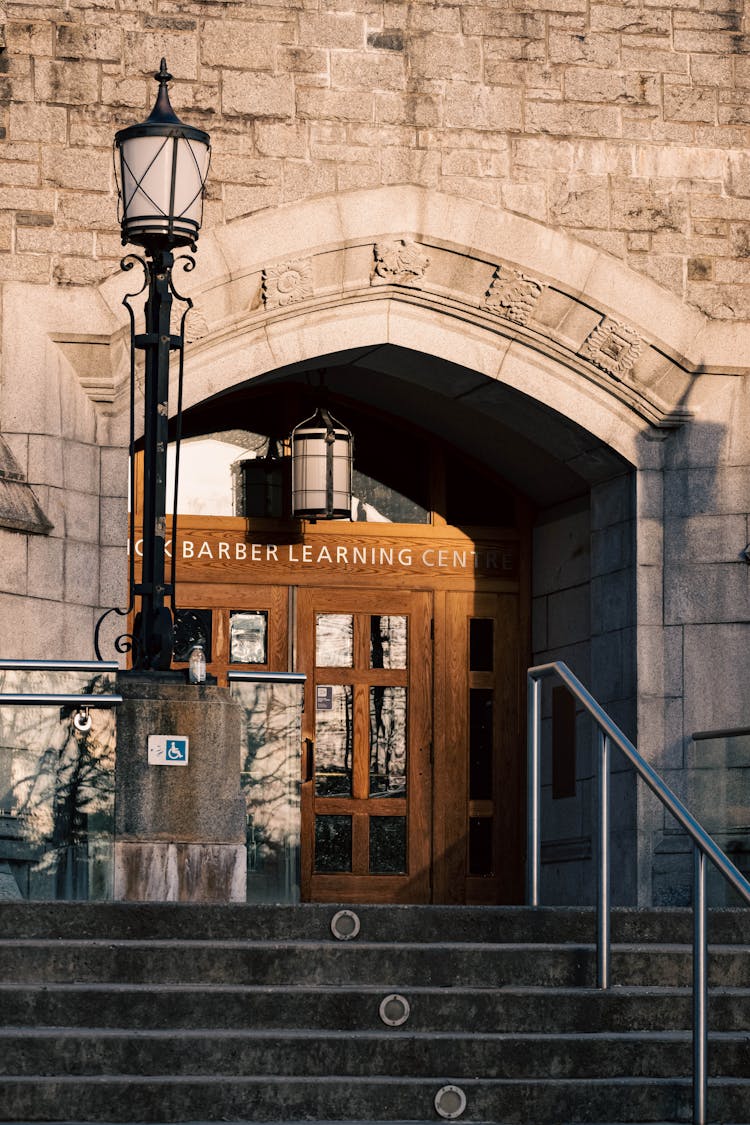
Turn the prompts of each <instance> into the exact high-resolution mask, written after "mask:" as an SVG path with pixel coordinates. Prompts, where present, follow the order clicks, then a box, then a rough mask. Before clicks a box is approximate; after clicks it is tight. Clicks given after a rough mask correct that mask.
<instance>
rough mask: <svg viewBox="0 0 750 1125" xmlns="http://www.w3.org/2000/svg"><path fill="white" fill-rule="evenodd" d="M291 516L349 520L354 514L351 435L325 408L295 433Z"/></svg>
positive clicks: (308, 419) (294, 430) (302, 424)
mask: <svg viewBox="0 0 750 1125" xmlns="http://www.w3.org/2000/svg"><path fill="white" fill-rule="evenodd" d="M291 444H292V515H293V516H296V517H297V518H299V519H312V520H336V519H349V518H350V517H351V512H352V435H351V433H350V432H349V430H347V428H346V426H344V425H342V424H341V422H337V421H336V419H335V418H333V417H332V416H331V414H330V413H329V411H328V410H327V409H326V408H325V407H319V408H318V410H316V411H315V413H314V414H313V416H312V418H307V419H306V420H305V421H304V422H300V424H299V425H298V426H295V428H294V429H293V430H292V436H291Z"/></svg>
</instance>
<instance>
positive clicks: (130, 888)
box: [114, 673, 247, 902]
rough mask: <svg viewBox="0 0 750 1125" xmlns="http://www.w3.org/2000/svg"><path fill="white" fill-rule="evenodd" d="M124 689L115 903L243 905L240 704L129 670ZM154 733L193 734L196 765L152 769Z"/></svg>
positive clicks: (209, 689) (221, 691) (222, 692)
mask: <svg viewBox="0 0 750 1125" xmlns="http://www.w3.org/2000/svg"><path fill="white" fill-rule="evenodd" d="M117 690H118V691H119V692H120V693H121V695H122V696H123V702H122V704H121V705H120V707H119V708H118V714H117V768H116V773H115V873H114V897H115V898H116V899H125V900H128V901H147V900H150V901H160V902H244V901H245V887H246V872H247V851H246V839H245V833H246V816H245V802H244V799H243V797H242V794H241V791H240V765H241V760H242V745H241V740H242V725H241V710H240V708H239V706H238V705H237V704H236V703H234V702H233V700H232V699H231V697H230V695H229V692H228V691H227V690H226V689H225V688H219V687H214V686H211V685H207V684H200V685H197V684H186V683H179V682H175V681H158V680H152V679H150V678H147V677H142V678H139V677H136V676H134V675H132V674H127V673H125V674H122V675H120V676H119V677H118V681H117ZM150 734H159V735H183V736H186V737H187V738H188V739H189V755H188V764H187V765H185V766H182V765H179V766H178V765H149V762H148V736H149V735H150Z"/></svg>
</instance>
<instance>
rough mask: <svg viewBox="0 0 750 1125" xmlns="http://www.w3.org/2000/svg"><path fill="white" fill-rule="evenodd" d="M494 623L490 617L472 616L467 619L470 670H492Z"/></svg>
mask: <svg viewBox="0 0 750 1125" xmlns="http://www.w3.org/2000/svg"><path fill="white" fill-rule="evenodd" d="M494 624H495V622H494V621H493V620H492V618H491V617H472V618H471V619H470V621H469V669H470V671H472V672H491V671H492V670H493V667H494V663H495V661H494V652H493V643H492V642H493V633H494Z"/></svg>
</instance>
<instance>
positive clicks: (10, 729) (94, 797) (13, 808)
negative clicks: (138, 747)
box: [0, 672, 115, 898]
mask: <svg viewBox="0 0 750 1125" xmlns="http://www.w3.org/2000/svg"><path fill="white" fill-rule="evenodd" d="M49 675H50V674H49V673H34V672H32V673H24V676H25V677H26V678H25V681H24V682H23V685H22V688H23V690H24V691H26V692H29V693H30V694H31V693H36V692H39V693H41V692H49V691H50V683H49ZM77 680H78V682H75V683H69V684H60V682H59V677H56V679H55V683H54V686H53V688H52V690H53V691H54V692H55V693H56V694H57V693H62V692H66V691H71V692H75V693H76V694H100V693H101V692H102V691H107V690H109V687H110V684H109V681H108V680H103V679H102V677H94V678H93V679H90V680H89V681H88V682H87V683H85V684H84V685H81V683H80V673H78V674H77ZM37 681H38V682H37ZM3 686H4V687H5V689H6V690H13V685H12V684H11V685H8V684H7V683H4V684H3ZM16 690H18V689H17V688H16ZM90 714H91V718H92V726H91V729H90V730H89V731H86V732H81V731H78V730H76V728H75V726H74V723H73V714H72V713H67V714H64V715H63V716H62V717H61V712H60V709H59V707H55V708H52V707H5V708H2V709H0V762H2V767H3V768H2V770H0V773H2V774H3V775H4V777H5V785H4V786H3V789H4V790H5V792H4V793H0V802H2V805H3V807H4V810H5V811H6V812H7V814H9V815H11V816H12V818H13V822H14V824H15V825H16V826H17V829H20V832H19V831H16V833H15V835H16V838H19V837H20V839H22V840H23V841H24V845H25V851H26V855H27V856H32V855H36V856H37V861H36V863H34V865H33V870H32V877H33V880H34V883H35V885H36V887H37V889H38V890H40V891H41V892H44V897H49V896H50V894H51V895H52V897H56V898H87V897H89V895H90V893H91V891H92V888H91V887H90V886H89V875H90V868H91V864H92V862H94V861H95V859H96V856H97V853H98V851H99V849H100V847H101V844H102V840H103V839H104V840H106V842H107V844H109V843H110V841H111V833H112V825H111V816H112V808H113V800H114V765H115V737H114V714H113V712H111V711H100V710H92V711H91V712H90ZM27 862H29V860H27ZM94 874H95V883H96V886H95V887H94V888H93V891H94V893H95V894H96V895H97V896H99V895H100V894H101V893H107V891H108V881H109V877H108V873H103V872H102V871H96V872H95V873H94Z"/></svg>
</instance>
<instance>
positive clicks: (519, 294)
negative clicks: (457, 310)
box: [483, 266, 544, 324]
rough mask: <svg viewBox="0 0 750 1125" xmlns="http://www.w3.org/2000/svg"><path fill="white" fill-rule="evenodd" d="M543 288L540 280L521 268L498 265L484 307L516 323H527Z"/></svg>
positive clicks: (486, 294) (485, 296)
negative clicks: (529, 275) (528, 275)
mask: <svg viewBox="0 0 750 1125" xmlns="http://www.w3.org/2000/svg"><path fill="white" fill-rule="evenodd" d="M543 288H544V286H543V285H542V283H541V282H540V281H535V280H534V278H533V277H527V276H526V274H524V273H521V271H520V270H514V269H511V268H510V267H509V266H498V267H497V269H496V270H495V275H494V277H493V278H492V283H491V285H490V287H489V289H488V290H487V292H486V293H485V295H484V302H483V304H484V308H486V309H489V310H490V312H494V313H497V314H498V315H499V316H503V317H505V319H506V320H514V321H515V322H516V324H526V323H527V321H528V320H529V318H530V317H531V314H532V313H533V311H534V307H535V305H536V303H537V301H538V300H539V298H540V296H541V293H542V289H543Z"/></svg>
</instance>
